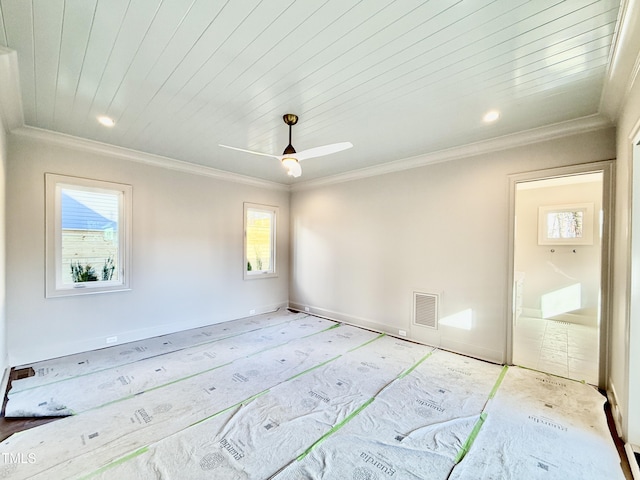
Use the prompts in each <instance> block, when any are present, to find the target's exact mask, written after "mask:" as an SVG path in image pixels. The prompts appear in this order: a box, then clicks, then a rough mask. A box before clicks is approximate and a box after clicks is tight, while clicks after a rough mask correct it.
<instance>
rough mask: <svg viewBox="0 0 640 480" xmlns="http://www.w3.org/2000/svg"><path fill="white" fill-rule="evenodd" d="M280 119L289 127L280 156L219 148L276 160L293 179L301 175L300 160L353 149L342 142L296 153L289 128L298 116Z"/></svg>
mask: <svg viewBox="0 0 640 480" xmlns="http://www.w3.org/2000/svg"><path fill="white" fill-rule="evenodd" d="M282 119H283V120H284V123H286V124H287V125H289V145H287V148H285V149H284V152H282V155H271V154H269V153H262V152H255V151H253V150H245V149H244V148H238V147H230V146H229V145H222V144H219V146H221V147H224V148H230V149H231V150H238V151H240V152H246V153H252V154H254V155H262V156H264V157H272V158H277V159H278V160H280V162H282V166H283V167H284V168H285V169H286V170H287V173H288V174H289V175H290V176H292V177H294V178H296V177H299V176H300V175H302V167H300V163H299V162H301V161H302V160H307V159H309V158H315V157H322V156H324V155H329V154H331V153H337V152H341V151H342V150H346V149H348V148H351V147H353V145H352V144H351V142H342V143H332V144H330V145H323V146H321V147H314V148H309V149H307V150H303V151H301V152H296V149H295V148H293V145H291V127H292V126H294V125H295V124H296V123H298V116H297V115H294V114H293V113H287V114H285V115H283V116H282Z"/></svg>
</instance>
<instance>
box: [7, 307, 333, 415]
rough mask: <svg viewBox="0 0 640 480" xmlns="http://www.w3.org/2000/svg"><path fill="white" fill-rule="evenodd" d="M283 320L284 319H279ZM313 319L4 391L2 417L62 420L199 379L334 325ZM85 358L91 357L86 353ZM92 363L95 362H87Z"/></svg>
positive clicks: (302, 319) (300, 320)
mask: <svg viewBox="0 0 640 480" xmlns="http://www.w3.org/2000/svg"><path fill="white" fill-rule="evenodd" d="M282 318H286V317H282ZM335 325H336V323H335V322H331V321H329V320H323V319H319V318H315V317H296V318H295V319H292V320H289V321H287V322H285V323H280V322H278V323H277V324H276V327H266V326H265V327H263V328H261V329H259V330H253V331H250V332H245V333H240V334H237V335H234V336H232V337H227V338H223V339H220V340H217V341H212V342H209V343H206V344H200V345H197V346H194V347H185V348H182V349H181V350H179V351H174V352H171V353H166V354H164V355H156V356H154V357H151V358H145V359H142V360H139V361H137V362H132V363H128V364H127V365H123V366H120V367H116V368H108V369H102V370H98V371H96V372H93V373H90V374H84V375H81V376H75V377H68V378H65V379H61V380H59V381H57V382H54V383H49V384H46V385H42V386H35V387H32V388H28V389H22V390H20V391H17V392H14V388H12V389H11V390H10V391H9V394H8V402H7V405H6V409H5V416H6V417H36V416H66V415H72V414H77V413H80V412H83V411H86V410H89V409H92V408H97V407H99V406H101V405H106V404H107V403H110V402H114V401H118V400H121V399H123V398H126V397H129V396H131V395H136V394H139V393H142V392H145V391H149V390H152V389H155V388H161V387H162V386H163V385H167V384H169V383H171V382H176V381H182V380H184V379H186V378H188V377H191V376H195V375H201V374H204V373H206V372H208V371H211V370H212V369H215V368H219V367H221V366H223V365H225V364H228V363H230V362H233V361H235V360H238V359H240V358H243V357H246V356H249V355H252V354H256V353H258V352H260V351H262V350H267V349H271V348H275V347H277V346H281V345H284V344H286V343H287V342H290V341H292V340H295V339H299V338H302V337H304V336H306V335H311V334H313V333H318V332H320V331H321V330H324V329H327V328H331V327H335ZM87 356H90V355H87ZM92 363H93V364H97V362H95V361H94V362H92Z"/></svg>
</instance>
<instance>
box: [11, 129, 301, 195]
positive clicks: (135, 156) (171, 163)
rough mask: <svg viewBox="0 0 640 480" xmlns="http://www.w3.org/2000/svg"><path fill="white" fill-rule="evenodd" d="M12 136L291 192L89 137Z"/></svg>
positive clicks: (24, 132)
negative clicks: (89, 138)
mask: <svg viewBox="0 0 640 480" xmlns="http://www.w3.org/2000/svg"><path fill="white" fill-rule="evenodd" d="M11 133H12V134H13V135H17V136H21V137H26V138H31V139H34V140H38V141H43V142H48V143H51V144H54V145H58V146H61V147H66V148H71V149H73V150H80V151H83V152H90V153H95V154H98V155H108V156H111V157H116V158H119V159H123V160H130V161H133V162H138V163H144V164H146V165H152V166H155V167H161V168H167V169H169V170H176V171H179V172H184V173H190V174H193V175H201V176H205V177H211V178H215V179H218V180H223V181H227V182H235V183H242V184H245V185H251V186H254V187H260V188H267V189H271V190H282V191H287V190H288V189H289V186H288V185H284V184H280V183H275V182H269V181H267V180H261V179H258V178H254V177H249V176H246V175H240V174H237V173H231V172H225V171H223V170H218V169H215V168H211V167H206V166H204V165H197V164H194V163H189V162H185V161H182V160H175V159H173V158H169V157H163V156H161V155H154V154H151V153H145V152H141V151H138V150H132V149H129V148H124V147H117V146H115V145H109V144H107V143H102V142H97V141H95V140H88V139H86V138H80V137H74V136H72V135H66V134H64V133H58V132H53V131H51V130H44V129H41V128H34V127H29V126H21V127H19V128H16V129H13V130H12V131H11Z"/></svg>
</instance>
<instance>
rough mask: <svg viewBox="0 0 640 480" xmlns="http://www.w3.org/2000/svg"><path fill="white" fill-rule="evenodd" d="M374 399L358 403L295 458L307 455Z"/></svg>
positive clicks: (299, 458)
mask: <svg viewBox="0 0 640 480" xmlns="http://www.w3.org/2000/svg"><path fill="white" fill-rule="evenodd" d="M374 400H375V397H372V398H370V399H369V400H367V401H366V402H364V403H363V404H362V405H360V406H359V407H358V408H357V409H356V410H355V411H354V412H352V413H351V415H349V416H348V417H347V418H345V419H344V420H343V421H341V422H340V423H338V424H336V425H335V426H334V427H333V428H332V429H331V430H329V431H328V432H327V433H325V434H324V435H322V436H321V437H320V438H319V439H318V440H316V441H315V442H313V444H312V445H311V446H310V447H309V448H307V449H306V450H305V451H304V452H302V453H301V454H300V455H299V456H298V458H297V459H296V460H298V461H300V460H302V459H303V458H304V457H306V456H307V455H309V453H310V452H311V450H313V449H314V448H316V447H317V446H318V445H319V444H320V443H322V442H323V441H324V440H325V439H327V438H328V437H330V436H331V435H333V434H334V433H335V432H337V431H338V430H340V429H341V428H342V427H344V426H345V425H346V424H347V423H349V422H350V421H351V420H353V418H354V417H355V416H356V415H358V414H359V413H360V412H361V411H362V410H364V409H365V408H367V407H368V406H369V405H371V403H372V402H373V401H374Z"/></svg>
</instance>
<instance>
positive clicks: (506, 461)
mask: <svg viewBox="0 0 640 480" xmlns="http://www.w3.org/2000/svg"><path fill="white" fill-rule="evenodd" d="M604 402H605V397H604V396H602V395H601V394H600V393H599V392H598V391H597V390H595V389H594V388H593V387H591V386H589V385H586V384H583V383H579V382H575V381H572V380H567V379H564V378H560V377H554V376H551V375H547V374H544V373H540V372H536V371H533V370H526V369H523V368H518V367H512V368H510V369H509V370H508V372H507V374H506V376H505V378H504V381H503V383H502V385H501V387H500V389H498V391H497V394H496V396H495V398H493V400H491V402H490V403H489V405H488V406H487V409H486V419H485V422H484V425H483V426H482V428H481V429H480V432H479V434H478V436H477V438H476V439H475V442H474V444H473V446H472V447H471V449H470V451H469V453H468V454H467V455H466V457H465V458H464V459H463V460H462V462H460V463H459V464H458V465H457V466H456V467H455V468H454V470H453V474H452V475H451V479H452V480H454V479H455V480H462V479H464V480H467V479H469V480H471V479H474V480H475V479H487V480H488V479H495V478H514V479H515V478H518V479H519V478H526V479H528V480H529V479H531V480H536V479H545V480H548V479H561V480H565V479H567V478H579V479H581V480H588V479H593V480H596V479H598V480H601V479H604V478H606V479H608V480H614V479H621V480H622V479H624V475H623V473H622V470H621V467H620V458H619V456H618V454H617V451H616V449H615V446H614V444H613V441H612V439H611V434H610V432H609V429H608V427H607V423H606V418H605V415H604V412H603V405H604Z"/></svg>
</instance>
